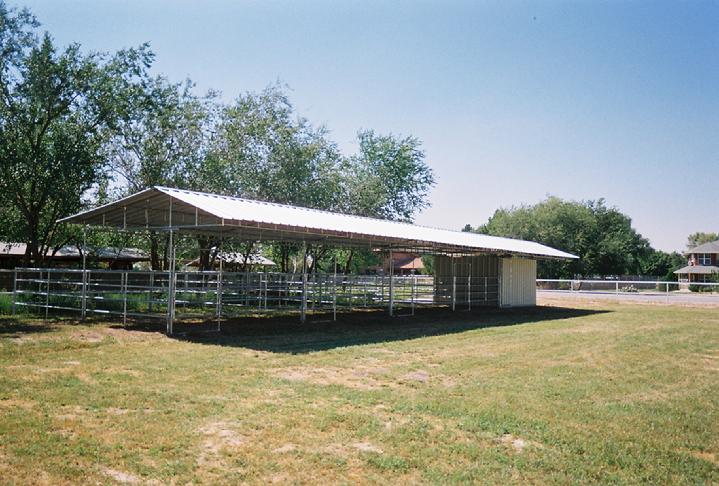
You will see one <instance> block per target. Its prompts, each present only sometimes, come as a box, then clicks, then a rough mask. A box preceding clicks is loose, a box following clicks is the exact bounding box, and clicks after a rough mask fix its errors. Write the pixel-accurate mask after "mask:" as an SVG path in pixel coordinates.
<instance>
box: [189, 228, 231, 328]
mask: <svg viewBox="0 0 719 486" xmlns="http://www.w3.org/2000/svg"><path fill="white" fill-rule="evenodd" d="M219 246H220V248H219V250H218V252H217V254H218V255H219V260H220V271H219V272H217V332H220V331H221V330H222V270H223V268H222V260H223V258H222V237H220V245H219ZM185 282H187V274H185Z"/></svg>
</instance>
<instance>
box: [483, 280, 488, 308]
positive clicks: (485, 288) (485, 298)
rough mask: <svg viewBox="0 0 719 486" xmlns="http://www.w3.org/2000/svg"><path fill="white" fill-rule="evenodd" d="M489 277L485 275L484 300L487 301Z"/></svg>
mask: <svg viewBox="0 0 719 486" xmlns="http://www.w3.org/2000/svg"><path fill="white" fill-rule="evenodd" d="M487 282H488V279H487V277H484V301H485V302H487Z"/></svg>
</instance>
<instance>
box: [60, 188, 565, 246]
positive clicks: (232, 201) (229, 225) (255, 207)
mask: <svg viewBox="0 0 719 486" xmlns="http://www.w3.org/2000/svg"><path fill="white" fill-rule="evenodd" d="M62 221H65V222H70V223H77V224H88V225H105V226H111V227H115V228H125V229H132V228H134V229H139V228H155V229H158V228H165V229H169V228H175V229H181V230H182V231H193V232H203V231H204V232H213V233H217V232H220V231H221V232H222V233H223V234H226V235H228V236H235V237H239V238H245V239H248V240H251V239H255V240H263V241H272V240H274V241H278V240H284V241H287V240H303V241H308V242H324V243H327V244H336V245H345V246H362V247H368V248H396V249H400V248H402V249H414V250H421V251H425V252H438V253H444V252H447V253H459V252H464V253H500V254H514V255H524V256H531V257H537V258H577V257H576V256H575V255H572V254H570V253H566V252H563V251H560V250H557V249H554V248H551V247H549V246H546V245H542V244H539V243H536V242H533V241H524V240H516V239H511V238H501V237H497V236H488V235H481V234H476V233H467V232H461V231H452V230H446V229H438V228H431V227H427V226H419V225H414V224H409V223H401V222H396V221H388V220H382V219H374V218H366V217H361V216H354V215H348V214H341V213H333V212H329V211H320V210H317V209H309V208H303V207H298V206H288V205H284V204H275V203H268V202H263V201H255V200H251V199H242V198H236V197H229V196H221V195H217V194H208V193H202V192H194V191H187V190H181V189H172V188H168V187H160V186H155V187H152V188H149V189H146V190H144V191H141V192H139V193H137V194H134V195H132V196H129V197H126V198H124V199H121V200H119V201H116V202H113V203H110V204H107V205H105V206H101V207H99V208H96V209H92V210H89V211H85V212H82V213H79V214H76V215H74V216H70V217H68V218H65V219H63V220H62Z"/></svg>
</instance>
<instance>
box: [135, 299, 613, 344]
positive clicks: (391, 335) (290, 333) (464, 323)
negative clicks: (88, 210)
mask: <svg viewBox="0 0 719 486" xmlns="http://www.w3.org/2000/svg"><path fill="white" fill-rule="evenodd" d="M605 312H609V311H602V310H589V309H571V308H563V307H535V308H527V309H503V310H499V309H477V310H474V311H472V312H466V311H457V312H451V311H449V310H447V309H422V310H417V314H416V315H415V316H408V317H394V318H391V317H389V316H387V315H386V311H382V310H376V311H366V312H357V311H356V312H352V313H348V314H342V315H338V316H337V321H336V322H316V321H314V322H313V321H308V322H306V323H305V324H300V323H299V322H298V321H297V317H296V316H294V317H273V318H243V319H235V320H230V321H227V322H223V324H222V333H221V334H217V333H207V332H205V333H196V332H193V331H195V330H197V329H200V328H201V327H200V326H198V325H181V324H180V325H178V326H177V327H176V329H177V331H178V339H182V340H186V341H190V342H197V343H203V344H211V345H219V346H235V347H243V348H248V349H253V350H257V351H270V352H275V353H291V354H300V353H310V352H314V351H323V350H328V349H334V348H341V347H346V346H356V345H362V344H374V343H384V342H391V341H404V340H408V339H416V338H421V337H427V336H438V335H446V334H454V333H460V332H465V331H469V330H473V329H482V328H489V327H502V326H514V325H521V324H531V323H538V322H543V321H550V320H557V319H570V318H575V317H582V316H587V315H592V314H600V313H605ZM313 317H314V318H315V319H317V318H318V317H319V316H313ZM330 317H331V316H330ZM202 328H204V329H207V327H205V326H202ZM135 329H137V328H136V327H135ZM147 330H150V329H147ZM154 330H156V329H154Z"/></svg>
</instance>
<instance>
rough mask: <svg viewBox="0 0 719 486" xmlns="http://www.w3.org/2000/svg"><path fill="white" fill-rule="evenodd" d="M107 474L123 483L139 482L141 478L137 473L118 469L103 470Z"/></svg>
mask: <svg viewBox="0 0 719 486" xmlns="http://www.w3.org/2000/svg"><path fill="white" fill-rule="evenodd" d="M103 472H104V473H105V474H106V475H107V476H110V477H111V478H112V479H114V480H115V481H117V482H118V483H122V484H139V483H140V478H138V477H137V476H135V475H132V474H128V473H125V472H122V471H117V470H115V469H109V468H107V469H105V470H104V471H103Z"/></svg>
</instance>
